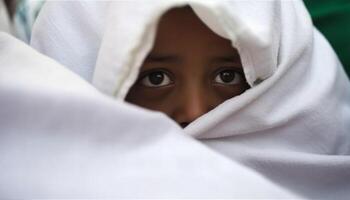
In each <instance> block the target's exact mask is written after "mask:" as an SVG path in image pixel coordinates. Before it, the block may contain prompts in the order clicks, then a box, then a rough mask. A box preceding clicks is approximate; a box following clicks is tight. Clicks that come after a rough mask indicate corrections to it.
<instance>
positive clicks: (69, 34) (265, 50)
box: [32, 0, 350, 199]
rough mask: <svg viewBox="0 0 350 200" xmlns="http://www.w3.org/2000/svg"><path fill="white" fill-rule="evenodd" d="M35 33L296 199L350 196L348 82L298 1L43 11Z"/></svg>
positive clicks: (39, 43) (45, 47) (91, 76)
mask: <svg viewBox="0 0 350 200" xmlns="http://www.w3.org/2000/svg"><path fill="white" fill-rule="evenodd" d="M64 4H66V6H64ZM188 5H190V7H191V8H192V9H193V12H194V13H195V15H196V16H197V17H198V18H199V19H200V20H201V21H202V23H204V24H205V25H206V26H207V27H208V28H209V29H210V30H211V31H213V32H214V33H215V34H217V35H215V34H213V33H212V32H211V31H208V29H207V28H204V27H205V26H204V25H202V23H201V22H199V20H198V18H197V17H195V16H194V14H193V12H192V11H191V10H190V9H189V8H188V7H186V8H178V7H181V6H188ZM54 8H55V9H54ZM77 8H80V9H77ZM81 8H84V9H81ZM171 9H173V10H171ZM77 10H78V11H79V12H78V13H77V12H76V11H77ZM163 14H164V15H163ZM183 18H186V20H182V19H183ZM158 22H159V23H158ZM158 25H159V26H158ZM35 26H36V27H35V28H34V38H33V40H32V45H33V46H34V47H35V48H37V49H38V50H39V51H41V52H43V53H45V54H47V55H49V56H51V57H52V58H54V59H57V60H58V61H59V62H61V63H63V64H65V65H66V66H67V67H68V68H70V69H72V70H73V71H75V72H77V73H78V74H80V75H81V76H82V77H83V78H85V79H86V80H88V81H90V82H91V83H92V84H93V85H94V86H95V87H96V88H98V89H99V90H100V91H101V92H103V93H105V94H107V95H109V96H111V97H113V98H116V99H119V100H124V99H125V97H126V100H127V101H129V102H133V103H134V104H138V105H141V106H144V107H146V108H150V109H153V110H159V111H162V112H164V113H166V114H167V115H168V116H170V117H171V118H172V119H173V120H175V121H176V122H177V123H179V124H180V125H182V126H183V127H186V128H185V129H184V131H185V132H186V133H187V134H189V135H191V136H193V137H194V138H196V139H198V140H200V141H201V142H202V143H203V144H206V145H207V146H208V147H210V148H212V149H214V150H215V151H217V152H220V153H221V154H222V155H223V156H225V157H227V158H230V159H232V160H234V161H238V162H240V163H242V164H244V165H245V166H248V167H250V168H252V169H254V170H256V171H257V172H259V173H261V174H262V175H263V176H265V177H267V178H269V179H270V180H273V181H274V182H275V183H277V184H279V185H280V186H282V187H284V188H286V189H288V190H290V191H293V192H295V193H296V194H298V195H301V196H303V197H306V198H313V199H347V198H348V196H349V195H350V193H349V192H350V190H349V188H350V182H349V181H348V180H349V179H350V173H349V170H348V169H349V168H350V159H349V157H348V156H347V155H349V154H350V135H349V130H350V89H349V88H350V84H349V80H348V78H347V77H346V75H345V73H344V70H343V69H342V66H341V64H340V63H339V61H338V59H337V57H336V55H335V54H334V52H333V51H332V49H331V47H330V45H329V44H328V43H327V41H326V40H325V39H324V38H323V36H322V35H321V34H320V33H319V32H318V31H317V30H316V29H314V27H313V25H312V22H311V19H310V17H309V15H308V13H307V11H306V9H305V7H304V5H303V2H302V1H277V0H276V1H152V2H151V3H140V2H134V1H128V2H125V1H123V2H113V3H110V4H108V3H105V2H104V3H101V4H98V6H95V7H93V6H91V7H89V5H86V4H85V5H84V6H80V7H79V6H77V7H75V8H74V7H73V6H72V5H68V3H56V6H55V5H54V3H51V4H49V3H48V4H47V7H46V8H45V9H44V12H43V13H42V15H41V16H39V20H38V22H37V24H36V25H35ZM176 27H179V29H180V30H177V28H176ZM157 28H158V29H157ZM183 29H186V30H183ZM188 29H189V31H188ZM220 37H221V38H220ZM223 38H225V39H227V40H229V41H230V43H231V46H230V45H228V44H229V42H228V41H227V40H225V39H223ZM208 41H211V42H210V44H209V43H208ZM184 43H190V44H191V45H190V46H189V45H187V46H186V45H184ZM201 45H203V46H201ZM208 46H209V47H208ZM175 47H176V48H175ZM235 49H236V50H235ZM170 50H171V51H170ZM187 51H189V52H187ZM161 53H164V54H165V53H166V54H165V55H166V56H165V57H164V55H162V54H161ZM169 53H170V55H172V56H171V57H170V58H171V59H170V60H172V62H173V63H171V64H169V63H166V64H164V63H165V61H166V60H168V61H169V57H168V55H169ZM210 53H213V54H214V53H218V54H220V55H219V56H225V57H226V56H227V55H226V54H229V55H230V56H233V58H232V57H231V59H229V60H227V59H224V60H226V61H228V62H225V63H220V62H219V64H218V65H208V63H210V62H206V61H207V60H210V58H211V56H213V55H210ZM174 54H176V55H177V56H176V59H174V56H173V55H174ZM224 54H225V55H224ZM238 55H239V59H238ZM191 56H192V57H193V58H191V59H189V58H190V57H191ZM215 56H217V55H215ZM165 58H166V59H165ZM239 60H240V61H239ZM155 61H157V62H155ZM160 61H162V62H160ZM174 61H175V62H174ZM176 62H178V63H176ZM179 63H181V64H179ZM240 63H241V64H240ZM168 64H169V65H168ZM224 64H225V65H224ZM226 64H227V65H226ZM222 65H224V66H223V67H224V68H222V67H221V66H222ZM211 67H212V68H211ZM241 67H242V69H243V70H242V69H240V68H241ZM151 68H152V69H153V68H155V69H156V71H155V72H154V71H148V70H149V69H151ZM159 68H161V69H162V70H161V71H159V70H158V69H159ZM211 69H217V70H218V71H215V70H214V73H211ZM139 71H141V74H140V75H139ZM178 71H180V72H178ZM242 71H243V72H242ZM208 74H209V75H208ZM138 77H139V78H138ZM237 77H238V78H237ZM189 80H192V81H189ZM231 81H232V82H231ZM245 82H246V83H245ZM233 83H234V84H233ZM247 84H248V85H249V87H250V89H249V90H247V89H248V88H249V87H248V86H247ZM159 85H160V87H159ZM130 88H131V89H130ZM231 97H233V98H231ZM225 100H226V101H225ZM204 113H205V114H204ZM154 125H155V126H156V124H154ZM138 139H140V140H144V139H145V138H138ZM169 148H181V146H169Z"/></svg>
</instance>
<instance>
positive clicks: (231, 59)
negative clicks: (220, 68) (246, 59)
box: [212, 55, 240, 62]
mask: <svg viewBox="0 0 350 200" xmlns="http://www.w3.org/2000/svg"><path fill="white" fill-rule="evenodd" d="M239 60H240V58H239V55H228V56H214V57H213V58H212V62H239Z"/></svg>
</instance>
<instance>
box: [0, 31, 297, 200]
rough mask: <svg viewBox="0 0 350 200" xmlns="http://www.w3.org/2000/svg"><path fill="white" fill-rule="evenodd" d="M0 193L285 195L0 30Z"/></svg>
mask: <svg viewBox="0 0 350 200" xmlns="http://www.w3.org/2000/svg"><path fill="white" fill-rule="evenodd" d="M0 66H1V67H0V108H1V109H0V130H1V131H0V172H1V173H0V198H1V199H23V198H25V199H33V198H35V199H37V198H45V199H56V198H60V199H61V198H74V199H76V198H79V199H81V198H94V199H96V198H98V199H100V198H130V197H132V198H141V197H142V198H160V197H163V198H170V197H171V198H181V197H187V198H195V197H196V198H209V197H217V198H219V197H221V198H228V197H230V198H292V197H295V196H294V195H293V196H292V195H291V194H289V192H287V191H285V190H283V189H280V188H279V187H278V186H276V185H274V184H273V183H271V182H270V181H268V180H266V179H265V178H263V177H262V176H261V175H259V174H257V173H256V172H254V171H252V170H250V169H248V168H246V167H243V166H241V165H239V164H238V163H236V162H233V161H231V160H230V159H227V158H225V157H224V156H222V155H220V154H218V153H215V152H214V151H212V150H210V149H209V148H207V147H206V146H204V145H203V144H201V143H199V142H198V141H196V140H194V139H193V138H191V137H189V136H187V135H186V134H184V133H183V130H182V129H181V128H180V127H179V126H177V125H176V124H175V123H174V122H172V121H171V120H169V119H167V117H165V115H163V114H160V113H155V112H150V111H146V110H144V109H141V108H138V107H135V106H132V105H129V104H127V103H124V102H121V101H115V100H113V99H112V98H109V97H107V96H105V95H103V94H102V93H100V92H98V91H97V90H96V89H95V88H94V87H92V86H91V85H90V84H89V83H88V82H86V81H84V80H83V79H81V78H80V77H79V76H77V75H76V74H74V73H72V72H70V71H69V70H67V69H66V68H65V67H64V66H62V65H59V64H58V63H56V62H54V61H53V60H51V59H49V58H47V57H45V56H43V55H41V54H39V53H37V52H36V51H34V50H33V49H31V48H30V47H28V46H26V45H25V44H24V43H22V42H20V41H18V40H17V39H14V38H12V37H10V36H9V35H6V34H3V33H0Z"/></svg>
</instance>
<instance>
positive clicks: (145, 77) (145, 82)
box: [137, 67, 244, 88]
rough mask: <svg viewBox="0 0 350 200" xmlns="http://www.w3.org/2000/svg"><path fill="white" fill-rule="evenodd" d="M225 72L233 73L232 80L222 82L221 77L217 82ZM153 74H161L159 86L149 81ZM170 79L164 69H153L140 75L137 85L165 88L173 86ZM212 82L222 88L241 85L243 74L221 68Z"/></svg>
mask: <svg viewBox="0 0 350 200" xmlns="http://www.w3.org/2000/svg"><path fill="white" fill-rule="evenodd" d="M226 71H227V72H231V73H232V72H233V73H234V76H233V80H232V81H229V82H225V81H224V80H222V77H220V79H221V81H217V77H218V76H220V75H221V73H223V72H226ZM153 73H160V74H161V76H162V77H161V78H162V79H161V82H160V83H159V84H155V83H152V80H151V78H152V77H150V75H152V74H153ZM158 75H159V74H158ZM237 75H238V76H237ZM172 77H173V76H172V75H171V73H170V72H168V70H166V69H153V70H149V71H145V72H142V73H141V75H140V78H139V79H138V80H137V83H138V84H139V85H142V86H145V87H150V88H160V87H165V86H168V85H171V84H173V83H174V81H173V80H174V79H173V78H172ZM153 78H157V77H153ZM237 79H238V80H237ZM164 80H165V81H166V82H167V83H165V84H164V83H163V81H164ZM212 80H213V83H214V84H216V85H224V86H228V85H235V84H239V83H241V82H242V81H243V80H244V75H243V72H242V71H241V70H238V69H235V68H233V67H222V68H220V69H218V70H216V71H214V72H213V78H212ZM153 81H155V80H153ZM231 82H233V83H231Z"/></svg>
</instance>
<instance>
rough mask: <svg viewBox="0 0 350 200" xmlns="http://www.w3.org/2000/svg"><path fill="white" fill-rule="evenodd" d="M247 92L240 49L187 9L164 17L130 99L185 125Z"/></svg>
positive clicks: (131, 91)
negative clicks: (239, 53) (235, 47)
mask: <svg viewBox="0 0 350 200" xmlns="http://www.w3.org/2000/svg"><path fill="white" fill-rule="evenodd" d="M247 88H248V85H247V83H246V81H245V79H244V75H243V72H242V64H241V61H240V58H239V55H238V52H237V50H236V49H234V48H233V47H232V46H231V43H230V41H229V40H226V39H224V38H221V37H220V36H218V35H216V34H215V33H213V32H212V31H211V30H210V29H209V28H207V27H206V26H205V25H204V24H203V23H202V22H201V20H200V19H199V18H197V16H196V15H195V14H194V12H193V11H192V10H191V9H190V8H189V7H186V8H177V9H173V10H171V11H169V12H167V13H166V14H165V15H164V16H163V17H162V18H161V20H160V23H159V26H158V32H157V35H156V39H155V44H154V47H153V49H152V51H151V52H150V53H149V55H148V57H147V58H146V59H145V61H144V63H143V64H142V67H141V72H140V75H139V79H138V81H137V82H136V83H135V84H134V85H133V86H132V88H131V89H130V91H129V93H128V95H127V97H126V101H128V102H131V103H133V104H136V105H139V106H142V107H145V108H149V109H151V110H158V111H161V112H164V113H165V114H167V115H168V116H169V117H171V118H172V119H173V120H175V121H176V122H177V123H179V124H180V125H181V126H182V127H185V126H187V125H188V124H189V123H191V122H192V121H193V120H195V119H196V118H198V117H200V116H201V115H203V114H205V113H207V112H208V111H210V110H212V109H213V108H215V107H216V106H218V105H219V104H221V103H222V102H224V101H225V100H227V99H229V98H232V97H234V96H236V95H239V94H241V93H243V92H244V91H245V90H246V89H247Z"/></svg>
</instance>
